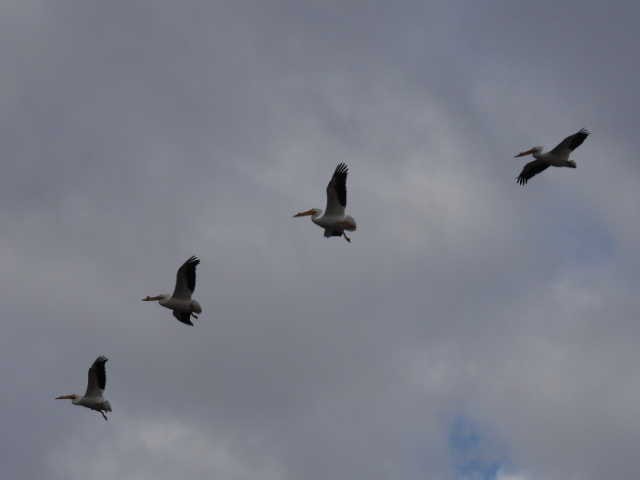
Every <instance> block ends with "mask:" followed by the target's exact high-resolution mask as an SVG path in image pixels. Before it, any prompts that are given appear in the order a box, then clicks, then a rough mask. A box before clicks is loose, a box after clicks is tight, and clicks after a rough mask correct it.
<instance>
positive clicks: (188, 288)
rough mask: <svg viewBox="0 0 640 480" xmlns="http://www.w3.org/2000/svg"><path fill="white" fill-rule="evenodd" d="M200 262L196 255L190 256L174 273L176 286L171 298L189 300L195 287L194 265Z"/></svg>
mask: <svg viewBox="0 0 640 480" xmlns="http://www.w3.org/2000/svg"><path fill="white" fill-rule="evenodd" d="M199 263H200V259H199V258H198V257H191V258H190V259H189V260H187V261H186V262H184V263H183V264H182V266H181V267H180V268H179V269H178V273H177V274H176V288H175V289H174V290H173V298H180V299H184V300H189V299H190V298H191V295H193V291H194V290H195V289H196V267H197V266H198V264H199Z"/></svg>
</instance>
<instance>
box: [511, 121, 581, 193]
mask: <svg viewBox="0 0 640 480" xmlns="http://www.w3.org/2000/svg"><path fill="white" fill-rule="evenodd" d="M588 136H589V131H588V130H585V129H584V128H583V129H581V130H580V131H579V132H576V133H574V134H573V135H569V136H568V137H567V138H565V139H564V140H562V141H561V142H560V143H559V144H558V145H556V147H555V148H554V149H553V150H550V151H548V152H546V153H542V147H533V148H531V149H530V150H527V151H526V152H520V153H519V154H517V155H516V156H515V158H518V157H524V156H525V155H533V158H535V160H532V161H531V162H529V163H527V164H526V165H525V166H524V168H523V169H522V172H520V175H518V176H517V177H516V182H518V183H519V184H520V185H525V184H526V183H527V182H528V181H529V179H530V178H531V177H533V176H534V175H537V174H538V173H540V172H542V171H544V170H546V169H547V168H549V167H569V168H576V162H575V161H573V160H569V155H570V154H571V152H573V151H574V150H575V149H576V148H578V147H579V146H580V145H582V142H584V140H585V139H586V138H587V137H588Z"/></svg>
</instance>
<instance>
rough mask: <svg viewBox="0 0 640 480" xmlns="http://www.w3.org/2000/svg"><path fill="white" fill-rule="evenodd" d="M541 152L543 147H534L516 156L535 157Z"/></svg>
mask: <svg viewBox="0 0 640 480" xmlns="http://www.w3.org/2000/svg"><path fill="white" fill-rule="evenodd" d="M540 152H542V147H532V148H530V149H529V150H527V151H524V152H520V153H519V154H517V155H516V156H515V157H514V158H518V157H524V156H525V155H533V156H534V157H535V156H536V154H539V153H540Z"/></svg>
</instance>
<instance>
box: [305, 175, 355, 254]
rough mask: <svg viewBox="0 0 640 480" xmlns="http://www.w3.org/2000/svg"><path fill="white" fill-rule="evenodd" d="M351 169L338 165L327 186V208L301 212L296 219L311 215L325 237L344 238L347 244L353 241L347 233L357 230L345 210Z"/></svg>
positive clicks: (353, 221)
mask: <svg viewBox="0 0 640 480" xmlns="http://www.w3.org/2000/svg"><path fill="white" fill-rule="evenodd" d="M348 173H349V169H348V168H347V166H346V165H345V164H344V163H340V164H338V166H337V167H336V170H335V172H333V176H332V177H331V181H330V182H329V185H327V208H325V210H324V215H323V214H322V210H320V209H319V208H312V209H311V210H306V211H304V212H299V213H296V214H295V215H294V217H305V216H309V215H311V221H312V222H313V223H315V224H316V225H318V226H319V227H322V228H323V229H324V236H325V237H327V238H328V237H344V239H345V240H346V241H347V242H350V241H351V239H350V238H349V237H348V236H347V234H346V233H345V230H346V231H348V232H354V231H355V230H356V221H355V220H354V219H353V217H352V216H351V215H345V213H344V209H345V207H346V206H347V174H348Z"/></svg>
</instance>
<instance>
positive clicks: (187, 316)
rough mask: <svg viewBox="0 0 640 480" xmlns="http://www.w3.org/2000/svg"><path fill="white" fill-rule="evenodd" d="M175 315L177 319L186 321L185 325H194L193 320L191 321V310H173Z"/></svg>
mask: <svg viewBox="0 0 640 480" xmlns="http://www.w3.org/2000/svg"><path fill="white" fill-rule="evenodd" d="M173 316H174V317H176V320H178V321H179V322H182V323H184V324H185V325H191V326H192V327H193V322H192V321H191V313H190V312H177V311H175V310H174V311H173Z"/></svg>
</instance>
